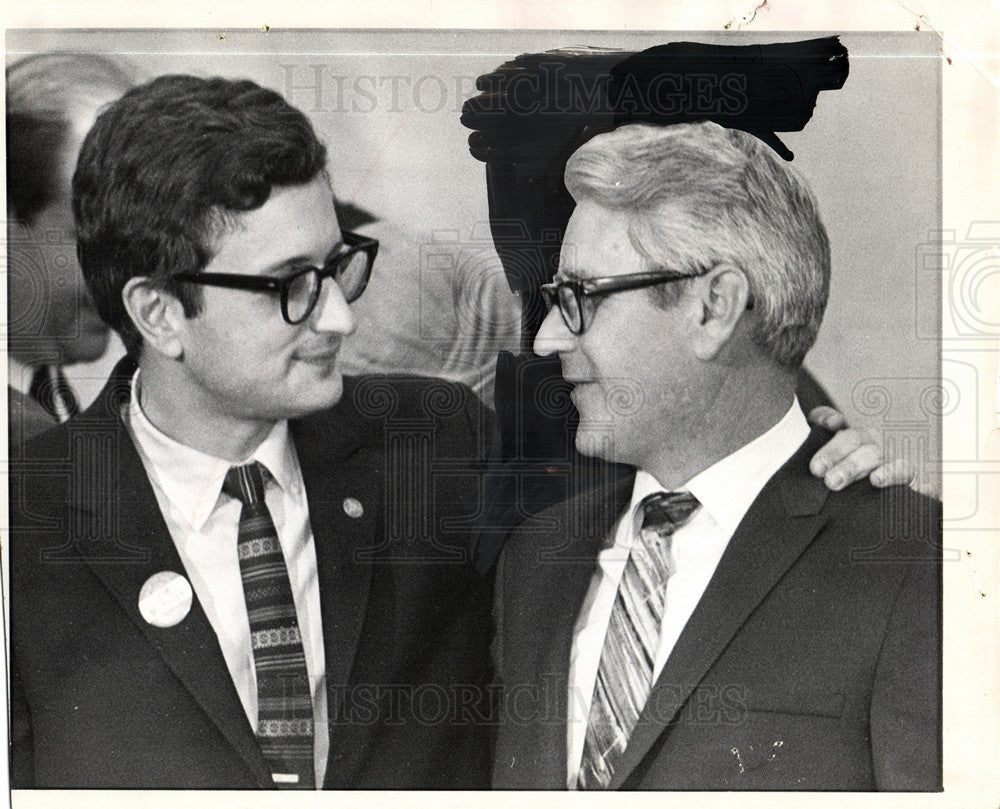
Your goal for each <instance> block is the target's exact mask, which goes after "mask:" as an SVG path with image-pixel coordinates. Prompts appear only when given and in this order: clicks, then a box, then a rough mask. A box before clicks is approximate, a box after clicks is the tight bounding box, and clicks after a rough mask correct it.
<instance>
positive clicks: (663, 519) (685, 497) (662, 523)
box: [639, 492, 701, 536]
mask: <svg viewBox="0 0 1000 809" xmlns="http://www.w3.org/2000/svg"><path fill="white" fill-rule="evenodd" d="M700 505H701V504H700V503H699V502H698V498H697V497H695V496H694V495H693V494H691V493H690V492H656V493H655V494H651V495H649V496H647V497H644V498H643V500H642V502H641V503H640V504H639V506H640V508H641V509H642V528H641V530H643V531H656V532H657V533H658V534H660V535H661V536H662V535H669V534H672V533H673V532H674V531H676V530H677V529H678V528H680V527H681V526H682V525H684V523H686V522H687V521H688V520H689V519H690V518H691V515H692V514H694V513H695V511H697V510H698V506H700Z"/></svg>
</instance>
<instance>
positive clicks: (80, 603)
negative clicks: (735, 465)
mask: <svg viewBox="0 0 1000 809" xmlns="http://www.w3.org/2000/svg"><path fill="white" fill-rule="evenodd" d="M131 367H132V366H130V365H129V363H128V361H127V360H126V361H125V364H124V365H120V366H119V368H117V369H116V372H115V376H113V377H112V380H111V381H110V382H109V384H108V386H107V387H106V388H105V390H104V392H103V393H102V394H101V396H100V397H99V398H98V400H97V402H95V404H94V405H93V406H92V407H91V408H89V409H88V410H87V411H86V412H85V413H84V414H82V415H81V416H80V417H79V418H78V419H73V420H71V421H70V422H69V423H67V424H64V425H62V426H61V427H59V428H58V429H57V430H55V431H53V432H50V433H48V434H47V435H46V436H43V437H41V438H39V439H37V440H36V441H35V442H34V443H29V444H28V446H27V448H26V457H25V459H24V460H23V461H22V462H20V463H18V464H17V465H16V466H14V467H13V469H12V475H11V513H12V531H11V556H10V558H11V660H12V668H11V678H12V686H11V687H12V694H11V702H12V704H11V712H12V714H11V733H12V759H11V782H12V785H13V786H14V787H39V788H48V787H83V788H88V787H99V788H168V789H169V788H200V789H204V788H207V789H215V788H226V789H249V788H268V787H271V786H272V784H271V779H270V775H269V773H268V771H267V770H266V768H265V764H264V760H263V758H262V755H261V752H260V748H259V746H258V744H257V742H256V739H255V737H254V735H253V732H252V730H251V727H250V724H249V722H248V721H247V719H246V716H245V713H244V710H243V706H242V704H241V703H240V700H239V697H238V696H237V693H236V690H235V688H234V686H233V684H232V680H231V678H230V675H229V672H228V670H227V668H226V665H225V662H224V660H223V657H222V653H221V650H220V648H219V645H218V642H217V640H216V636H215V634H214V632H213V630H212V628H211V626H210V625H209V623H208V620H207V619H206V617H205V613H204V612H203V610H202V608H201V606H200V604H199V603H198V600H197V597H196V598H195V603H194V605H193V607H192V609H191V611H190V613H189V614H188V615H187V617H186V618H185V619H184V620H183V621H182V622H181V623H180V624H178V625H177V626H174V627H169V628H157V627H155V626H152V625H150V624H149V623H147V622H146V621H144V620H143V618H142V616H141V615H140V613H139V610H138V605H137V599H138V594H139V590H140V588H141V587H142V584H143V582H145V581H146V579H147V578H148V577H149V576H150V575H152V574H153V573H156V572H158V571H161V570H172V571H176V572H179V573H182V572H183V566H182V564H181V561H180V558H179V557H178V555H177V552H176V549H175V547H174V544H173V542H172V541H171V539H170V536H169V534H168V532H167V528H166V525H165V523H164V521H163V519H162V516H161V514H160V511H159V509H158V506H157V503H156V500H155V495H154V493H153V490H152V488H151V486H150V483H149V481H148V479H147V477H146V474H145V471H144V469H143V466H142V463H141V461H140V459H139V457H138V455H137V454H136V451H135V449H134V446H133V444H132V442H131V440H130V438H129V436H128V434H127V431H126V430H125V428H124V427H123V424H122V422H121V419H120V417H119V412H120V407H121V405H122V404H123V403H125V402H127V400H128V395H129V390H128V378H129V375H130V372H131ZM485 418H486V417H485V416H483V413H482V410H481V408H480V407H479V405H478V404H477V400H476V398H475V396H474V395H473V394H472V393H471V391H469V390H467V389H465V388H461V387H459V386H457V385H454V384H451V383H442V382H437V381H430V380H418V379H413V378H410V379H401V380H389V379H387V378H380V377H367V378H359V379H355V380H348V381H347V383H346V386H345V392H344V396H343V398H342V400H341V402H340V403H338V405H337V406H336V407H335V408H333V409H332V410H331V411H327V412H324V413H320V414H317V415H315V416H312V417H309V418H306V419H303V420H300V421H294V422H292V423H291V426H290V432H291V436H292V440H293V442H294V444H295V447H296V450H297V452H298V456H299V461H300V465H301V468H302V475H303V478H304V480H305V485H306V491H307V496H308V501H309V510H310V521H311V523H312V529H313V534H314V536H315V545H316V557H317V566H318V574H319V586H320V602H321V611H322V620H323V631H324V641H325V648H326V676H327V681H328V693H329V716H330V752H329V759H328V765H327V773H326V782H325V786H326V787H327V788H428V787H433V788H451V787H463V788H465V787H468V788H482V787H485V786H486V785H487V783H488V775H489V767H490V751H489V749H488V734H487V731H488V729H487V728H486V727H485V724H484V723H483V722H480V721H477V718H478V714H477V713H476V711H478V710H479V702H478V700H479V699H480V697H481V696H482V694H483V693H484V691H485V686H486V684H487V683H488V680H489V672H488V643H489V635H490V626H489V606H490V605H489V599H490V595H489V594H488V592H487V590H486V588H484V587H482V585H481V582H478V581H476V580H475V579H474V578H473V577H472V575H471V573H470V569H469V567H468V565H467V564H466V563H465V561H466V560H465V557H466V555H467V553H466V543H467V537H468V526H469V524H470V523H471V519H472V516H473V515H472V511H473V510H474V508H475V506H474V501H475V499H476V496H477V495H478V483H477V480H476V478H475V476H473V475H470V474H469V471H468V470H469V466H470V462H471V461H472V459H474V458H477V457H479V456H480V455H481V453H482V452H483V451H484V448H483V447H482V446H481V439H480V435H482V434H483V432H484V430H485V429H486V428H488V426H489V425H488V424H486V423H485ZM349 497H353V498H356V499H357V500H358V501H360V502H361V503H362V505H363V508H364V514H363V515H362V516H360V517H352V516H349V515H348V514H347V513H346V509H345V506H344V500H345V498H349Z"/></svg>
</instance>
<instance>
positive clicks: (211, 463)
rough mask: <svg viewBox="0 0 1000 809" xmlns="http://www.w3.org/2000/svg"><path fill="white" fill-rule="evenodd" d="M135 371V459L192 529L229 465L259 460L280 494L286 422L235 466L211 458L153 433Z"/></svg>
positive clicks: (287, 468) (210, 506) (287, 444)
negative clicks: (142, 401) (136, 450)
mask: <svg viewBox="0 0 1000 809" xmlns="http://www.w3.org/2000/svg"><path fill="white" fill-rule="evenodd" d="M139 390H140V385H139V371H138V370H136V372H135V374H133V376H132V396H131V401H130V402H129V409H128V424H129V428H130V429H131V431H132V435H133V437H134V438H135V443H136V446H137V448H138V450H139V453H140V455H142V456H143V461H145V462H146V463H145V466H146V468H147V470H149V472H150V474H151V475H154V476H155V477H156V482H157V483H158V484H159V486H160V489H161V490H162V491H163V494H164V495H165V496H166V498H167V500H168V501H169V502H170V504H171V506H172V507H173V508H174V509H175V510H176V512H177V514H178V515H179V516H180V517H181V518H182V519H183V520H185V521H186V522H187V523H188V524H189V526H190V528H191V529H192V530H194V531H200V530H201V529H202V527H203V526H204V525H205V522H206V521H207V520H208V518H209V516H210V515H211V513H212V511H213V510H214V508H215V505H216V503H217V502H218V500H219V494H220V493H221V491H222V484H223V482H224V481H225V478H226V473H227V472H229V469H230V468H231V467H233V466H242V465H243V464H245V463H249V462H250V461H259V462H260V463H262V464H263V465H264V466H265V467H266V468H267V470H268V472H269V473H270V474H271V477H272V478H273V479H274V481H275V482H276V483H277V484H278V486H279V487H281V489H282V490H283V491H288V490H289V488H290V487H291V486H292V484H293V478H294V470H295V468H296V467H295V454H294V452H295V450H294V448H293V446H292V442H291V441H290V440H289V436H288V422H287V421H284V420H283V421H279V422H278V423H277V424H275V425H274V427H273V428H272V429H271V431H270V432H269V433H268V434H267V436H266V437H265V438H264V440H263V441H262V442H261V443H260V445H259V446H258V447H257V449H255V450H254V451H253V452H252V453H251V454H250V456H249V457H248V458H246V459H244V460H243V461H240V462H239V463H238V464H234V463H231V462H230V461H227V460H225V459H223V458H215V457H213V456H211V455H208V454H206V453H204V452H201V451H199V450H196V449H194V448H192V447H189V446H186V445H185V444H182V443H180V442H179V441H175V440H174V439H173V438H171V437H170V436H168V435H166V434H165V433H163V432H162V431H161V430H160V429H158V428H157V427H156V426H155V425H154V424H153V423H152V422H151V421H150V420H149V419H148V418H146V414H145V413H143V412H142V407H141V406H140V405H139Z"/></svg>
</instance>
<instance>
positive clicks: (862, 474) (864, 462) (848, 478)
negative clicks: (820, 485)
mask: <svg viewBox="0 0 1000 809" xmlns="http://www.w3.org/2000/svg"><path fill="white" fill-rule="evenodd" d="M881 464H882V450H881V449H879V448H878V447H876V446H875V445H873V444H862V445H861V446H859V447H858V448H857V449H856V450H854V452H852V453H850V454H849V455H847V456H846V457H845V458H842V459H841V460H840V461H838V462H837V463H835V464H834V465H833V467H832V468H831V469H830V470H828V471H827V473H826V474H825V475H823V482H824V483H825V484H826V487H827V488H828V489H832V490H833V491H835V492H836V491H839V490H840V489H843V488H844V487H845V486H849V485H850V484H851V483H854V482H856V481H858V480H861V479H863V478H866V477H868V475H869V473H871V471H872V470H873V469H877V468H879V467H880V466H881Z"/></svg>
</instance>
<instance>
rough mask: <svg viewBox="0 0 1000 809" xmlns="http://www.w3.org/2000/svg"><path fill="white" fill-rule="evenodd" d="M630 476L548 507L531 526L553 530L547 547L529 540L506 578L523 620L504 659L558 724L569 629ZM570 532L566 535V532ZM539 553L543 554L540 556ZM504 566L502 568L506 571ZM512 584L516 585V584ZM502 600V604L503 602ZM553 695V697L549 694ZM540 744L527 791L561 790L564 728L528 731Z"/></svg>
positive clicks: (541, 726) (548, 725) (542, 725)
mask: <svg viewBox="0 0 1000 809" xmlns="http://www.w3.org/2000/svg"><path fill="white" fill-rule="evenodd" d="M633 479H634V475H631V474H630V475H628V476H626V477H623V478H619V479H617V480H613V481H611V482H609V483H607V484H606V485H604V486H601V487H599V488H597V489H594V490H591V491H588V492H584V493H583V494H581V495H578V496H577V497H574V498H572V499H570V500H566V501H563V502H562V503H560V504H558V505H556V506H552V507H550V508H548V509H546V510H545V511H543V512H541V513H540V514H539V515H538V516H537V517H536V518H534V519H535V520H536V521H537V520H542V521H548V520H550V521H551V522H552V525H553V528H552V529H551V531H550V533H549V534H548V537H549V540H548V541H547V542H544V543H542V542H539V541H538V540H536V539H535V538H534V537H530V538H528V541H527V542H526V543H525V545H524V548H523V550H522V552H521V553H520V554H518V563H519V564H518V565H517V567H516V569H511V570H509V571H508V572H506V573H505V574H504V575H505V579H506V581H508V582H511V584H512V587H511V590H512V591H513V589H514V586H516V593H515V592H512V593H511V594H512V595H513V596H514V601H515V602H516V603H513V604H510V605H509V606H506V607H505V610H508V609H514V610H516V611H517V613H518V615H519V616H521V618H520V620H518V621H517V622H516V623H515V624H514V625H513V626H511V627H510V629H509V631H508V632H507V634H506V637H507V642H508V643H509V644H510V647H511V648H510V651H509V654H510V656H511V658H512V659H515V660H517V661H518V663H517V665H518V668H523V671H524V672H525V673H526V675H527V676H528V677H529V679H527V680H525V682H527V681H530V679H531V678H539V677H540V678H543V682H542V683H541V684H540V687H541V688H542V690H543V692H545V706H546V712H548V710H549V706H555V711H554V712H553V715H554V716H560V717H564V716H566V715H567V713H566V711H567V708H568V705H567V698H568V683H569V664H570V655H571V653H572V647H573V629H574V626H575V625H576V620H577V617H578V616H579V614H580V609H581V606H582V604H583V601H584V598H586V595H587V589H588V587H589V586H590V581H591V578H592V577H593V574H594V569H595V564H596V559H597V555H598V553H599V552H600V550H601V547H602V546H603V544H604V542H605V541H606V540H607V538H608V536H609V535H610V532H611V529H612V527H613V526H614V524H615V521H616V520H617V519H618V517H619V516H620V515H621V512H622V510H623V509H624V508H625V506H626V505H627V504H628V501H629V498H630V496H631V492H632V482H633ZM567 529H568V530H567ZM539 546H541V547H542V548H544V549H551V551H550V552H548V553H546V551H545V550H542V551H539ZM505 564H506V563H505ZM515 582H516V583H517V584H516V585H514V583H515ZM506 598H507V596H505V599H506ZM549 688H554V689H555V693H549V691H548V689H549ZM534 729H535V732H536V733H538V734H539V738H538V739H537V740H536V742H535V743H534V744H533V747H534V749H536V750H538V751H540V753H541V754H540V755H539V756H537V765H538V766H539V767H540V771H539V772H538V773H537V774H536V776H533V777H531V778H530V779H529V783H534V784H539V785H543V788H548V789H562V788H564V787H565V783H566V766H567V765H566V724H565V722H551V721H550V722H538V723H534Z"/></svg>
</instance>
